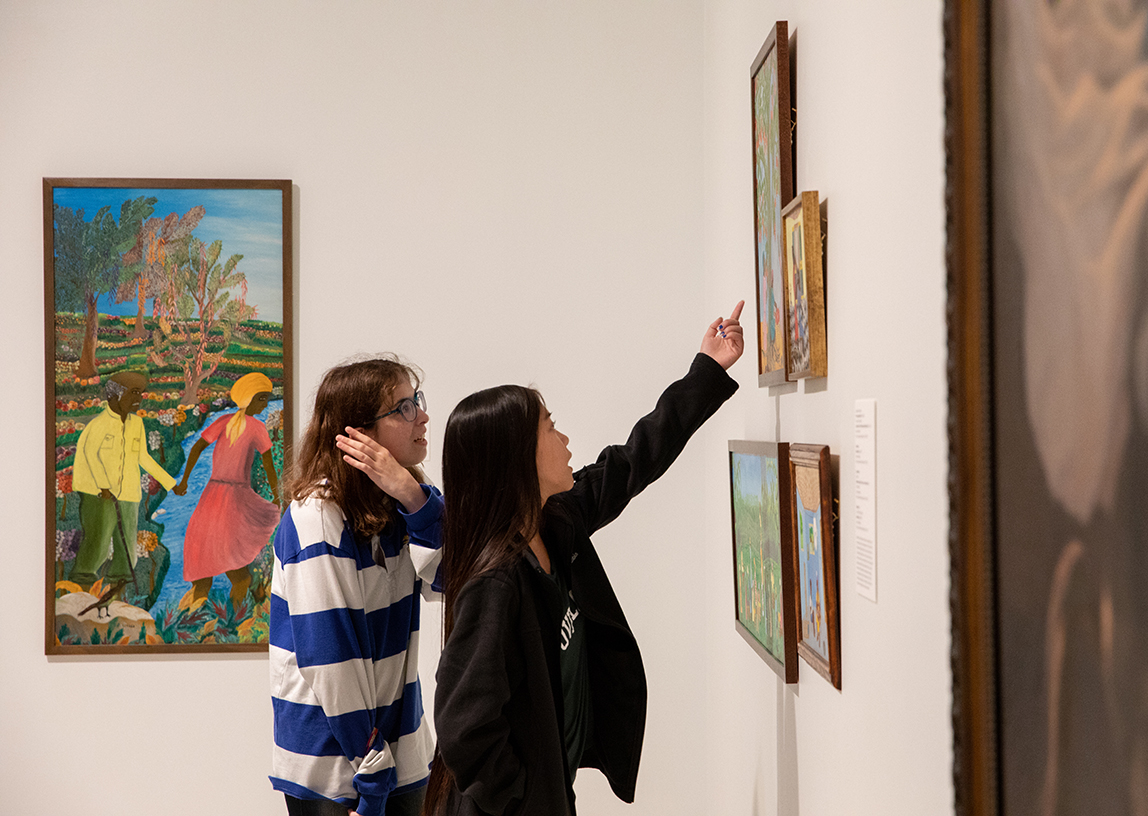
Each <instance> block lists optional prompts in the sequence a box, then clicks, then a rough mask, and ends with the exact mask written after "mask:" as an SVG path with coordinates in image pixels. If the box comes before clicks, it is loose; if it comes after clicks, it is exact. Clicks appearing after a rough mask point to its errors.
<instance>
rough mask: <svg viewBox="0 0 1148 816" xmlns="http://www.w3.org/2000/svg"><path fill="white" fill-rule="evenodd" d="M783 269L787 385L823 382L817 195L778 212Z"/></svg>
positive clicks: (808, 195)
mask: <svg viewBox="0 0 1148 816" xmlns="http://www.w3.org/2000/svg"><path fill="white" fill-rule="evenodd" d="M781 224H782V227H781V230H782V236H783V237H782V242H783V245H784V250H783V252H782V255H783V258H784V264H785V304H786V309H785V313H786V321H785V342H786V359H787V360H788V363H787V365H788V368H787V371H788V374H789V379H791V380H798V379H801V378H802V377H824V376H825V375H826V374H827V373H828V366H827V364H826V363H827V361H826V353H825V277H824V267H823V265H822V255H821V205H820V203H819V201H818V197H817V191H816V190H813V191H806V192H803V193H801V194H800V195H797V196H794V198H793V201H791V202H789V204H787V205H786V206H785V207H784V208H783V209H782V211H781Z"/></svg>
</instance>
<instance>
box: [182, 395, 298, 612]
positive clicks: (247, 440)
mask: <svg viewBox="0 0 1148 816" xmlns="http://www.w3.org/2000/svg"><path fill="white" fill-rule="evenodd" d="M270 398H271V380H270V379H268V378H267V377H266V376H265V375H263V374H259V373H257V372H252V373H251V374H246V375H244V376H242V377H240V378H239V379H238V380H236V381H235V385H233V386H232V387H231V399H232V401H233V402H234V403H235V405H236V407H237V408H238V410H237V411H236V412H235V413H234V414H224V415H223V416H221V417H219V418H218V419H216V420H215V421H214V422H212V423H211V424H210V425H209V426H207V428H205V429H204V431H203V433H202V434H201V435H200V438H199V440H198V441H197V442H196V443H195V444H194V445H193V446H192V448H191V452H190V453H189V454H188V457H187V466H186V467H185V468H184V470H183V479H182V480H181V481H180V483H179V484H178V485H176V486H175V488H174V492H175V493H176V495H179V496H182V495H184V493H186V492H187V480H188V477H189V476H190V475H191V471H192V470H193V469H194V468H195V463H196V462H197V461H198V460H199V456H200V454H201V453H203V451H204V450H205V449H206V448H207V447H208V446H209V445H211V444H213V443H214V444H215V450H214V451H213V452H212V456H211V479H210V480H209V481H208V483H207V486H206V487H205V488H204V489H203V494H202V495H201V496H200V497H199V502H198V503H197V504H196V506H195V511H194V512H193V513H192V514H191V520H190V521H188V524H187V533H186V534H185V535H184V539H183V579H184V580H185V581H189V582H190V583H191V589H190V590H188V592H187V594H186V595H184V597H183V600H181V601H180V605H181V606H189V607H190V608H192V609H194V608H196V607H197V606H202V605H203V603H204V602H205V601H206V600H207V593H208V591H209V590H210V589H211V581H212V579H213V578H214V577H215V576H216V575H220V574H223V573H226V574H227V577H228V578H229V579H230V580H231V604H232V606H233V607H238V606H239V604H240V602H241V601H243V599H244V598H245V597H246V596H247V590H248V589H249V588H250V587H251V572H250V570H248V568H247V566H248V564H250V563H251V562H252V561H254V560H255V558H256V556H258V555H259V551H260V550H262V549H263V547H264V546H266V545H267V543H268V542H269V541H270V540H271V534H272V533H274V532H275V526H276V525H277V524H278V523H279V505H278V504H277V503H275V502H269V501H267V500H266V499H264V498H263V497H262V496H260V495H259V494H258V493H256V492H255V491H254V490H253V489H252V487H251V464H252V462H254V461H255V453H256V452H257V451H258V453H259V454H260V455H261V457H262V459H263V469H264V471H266V473H267V481H268V483H269V484H270V485H271V493H272V495H274V496H276V497H277V496H278V479H277V478H276V475H275V465H274V462H273V461H272V458H271V437H270V436H268V434H267V426H265V425H264V424H263V423H262V422H260V421H259V420H258V419H256V418H255V415H256V414H258V413H260V412H261V411H263V409H264V408H266V407H267V401H268V400H269V399H270Z"/></svg>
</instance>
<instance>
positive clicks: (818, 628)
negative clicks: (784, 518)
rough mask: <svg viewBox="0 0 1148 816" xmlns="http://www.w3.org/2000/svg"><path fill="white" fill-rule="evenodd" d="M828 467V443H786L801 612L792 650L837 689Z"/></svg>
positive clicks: (835, 595) (836, 622) (838, 664)
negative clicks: (795, 640)
mask: <svg viewBox="0 0 1148 816" xmlns="http://www.w3.org/2000/svg"><path fill="white" fill-rule="evenodd" d="M830 468H831V465H830V461H829V448H828V446H826V445H790V446H789V479H790V485H791V488H792V500H791V501H790V503H789V506H790V523H791V524H792V525H793V549H794V553H795V556H794V557H795V559H796V561H797V585H798V592H797V600H798V605H799V607H800V615H801V619H800V623H799V625H798V632H797V651H798V654H800V655H801V656H802V657H803V658H804V659H805V662H806V663H808V664H809V665H810V666H812V667H813V668H814V670H815V671H816V672H817V673H818V674H820V675H821V676H822V677H824V678H825V679H826V680H828V681H829V682H830V683H832V684H833V686H834V687H835V688H837V689H840V688H841V642H840V632H841V629H840V621H839V620H838V614H837V609H838V606H837V604H838V588H837V545H836V541H835V540H834V531H833V515H834V514H833V475H832V472H831V470H830Z"/></svg>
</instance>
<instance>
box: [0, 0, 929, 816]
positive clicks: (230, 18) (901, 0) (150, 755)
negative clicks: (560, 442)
mask: <svg viewBox="0 0 1148 816" xmlns="http://www.w3.org/2000/svg"><path fill="white" fill-rule="evenodd" d="M855 6H856V7H861V6H864V9H862V8H854V7H855ZM939 7H940V0H869V2H865V3H855V2H845V1H844V0H837V2H830V0H822V2H812V1H811V0H806V1H805V2H798V1H797V0H794V2H791V3H777V2H766V3H751V2H748V1H747V0H724V2H708V3H703V2H701V1H700V0H679V1H677V2H667V1H666V0H659V1H658V2H654V1H653V0H649V1H648V2H627V3H625V4H618V3H613V2H608V0H601V1H600V2H592V1H591V0H578V1H577V2H575V1H574V0H569V1H568V2H558V3H547V4H539V3H529V2H524V1H523V2H510V0H489V2H484V3H469V4H457V3H442V2H428V3H418V4H414V3H402V2H397V1H396V2H342V3H335V4H322V5H319V4H302V3H282V2H272V1H271V0H268V1H267V2H255V1H252V2H247V3H243V4H234V3H229V2H222V1H221V2H194V3H191V2H174V3H168V4H158V5H157V4H154V3H146V2H135V1H134V0H120V2H117V3H115V4H106V3H97V2H92V1H91V0H75V2H68V3H55V4H46V3H39V2H36V1H35V0H7V2H4V3H0V247H3V252H2V253H0V281H2V282H3V284H4V297H3V298H0V340H2V342H3V349H4V354H3V355H2V356H0V360H2V363H0V366H2V369H0V381H2V382H4V383H6V384H8V387H9V389H10V394H11V396H9V398H8V399H7V400H6V401H5V405H4V408H3V409H0V411H2V414H0V416H2V417H3V420H4V421H3V422H0V428H2V430H0V444H2V446H3V450H4V451H5V453H6V455H7V461H8V462H9V467H8V468H7V469H5V470H4V471H3V473H2V474H0V495H3V496H4V505H5V507H7V508H9V509H10V511H13V512H10V513H9V515H10V517H11V519H12V522H11V523H10V525H9V527H8V529H7V531H6V535H5V540H6V542H7V547H6V548H5V553H6V556H7V567H8V571H7V575H8V576H9V579H8V581H7V582H6V591H5V592H4V599H5V604H4V608H5V609H6V610H7V612H8V614H7V616H6V618H7V620H6V623H5V625H3V626H0V655H3V657H2V658H0V661H2V663H0V745H3V746H4V748H5V750H4V754H3V759H2V760H0V790H3V791H4V795H3V797H0V814H8V813H28V812H34V809H40V808H42V807H44V806H49V807H51V808H53V809H58V810H62V811H65V812H68V811H75V812H84V813H89V814H94V815H95V816H99V814H112V813H117V814H118V813H145V812H151V811H152V810H155V809H157V808H158V807H159V806H161V805H162V807H163V809H164V810H165V812H167V813H171V814H173V816H179V815H180V814H201V813H239V812H243V813H249V814H278V813H281V812H282V805H281V799H280V798H279V797H278V796H277V795H276V794H273V792H272V791H271V789H270V785H269V784H268V783H267V781H266V774H267V772H268V757H269V743H270V705H269V703H268V692H267V680H266V658H265V657H263V656H239V657H234V656H231V657H194V658H174V657H166V658H165V657H138V658H136V657H108V658H103V659H96V658H89V657H84V658H46V657H45V656H44V655H43V646H42V640H43V635H42V628H43V620H42V619H43V588H42V583H41V582H42V580H43V579H42V576H43V570H44V559H43V536H44V533H43V517H44V510H43V508H44V504H43V502H44V490H43V487H42V484H43V479H44V473H43V464H42V462H43V453H42V446H43V432H42V430H41V429H42V427H43V405H42V400H41V398H40V390H39V387H38V384H39V383H40V382H41V381H42V376H43V374H42V372H43V339H42V338H43V318H42V303H43V294H42V289H43V285H42V269H43V259H42V225H41V201H40V179H41V177H43V176H110V177H163V176H168V177H221V178H243V177H252V178H291V179H293V180H294V182H295V184H296V195H297V212H298V215H297V246H296V250H297V254H296V257H297V279H296V299H297V305H296V312H295V316H296V328H297V333H296V350H297V371H296V376H297V379H296V382H297V395H298V398H299V401H298V404H299V406H300V410H301V411H302V412H305V411H306V409H307V408H306V406H307V402H308V400H309V397H310V396H311V393H312V389H313V388H314V384H315V382H316V380H317V377H318V375H319V374H320V373H321V371H322V370H323V369H324V368H326V367H327V366H329V365H331V364H332V363H334V362H335V361H337V360H339V359H341V358H342V357H344V356H346V355H348V354H350V353H353V352H356V351H361V350H368V351H369V350H380V349H393V350H396V351H399V352H401V353H404V354H406V355H408V356H409V357H410V358H412V359H413V360H414V361H416V362H417V363H419V364H420V365H421V366H422V367H423V368H424V369H425V370H426V372H427V374H428V379H427V383H426V390H427V392H428V396H429V399H430V403H431V415H432V426H433V427H432V454H431V463H432V467H431V468H430V469H431V471H432V474H434V475H437V473H438V468H437V456H438V451H437V449H434V448H433V443H434V440H433V433H434V432H435V430H436V429H441V427H442V423H443V422H444V421H445V419H446V415H447V413H448V412H449V409H450V408H451V407H452V406H453V405H454V404H455V402H457V400H458V399H460V398H461V397H462V396H464V395H465V394H467V393H469V392H470V391H472V390H474V389H476V388H479V387H483V386H487V385H491V384H494V383H496V382H532V383H535V384H537V385H538V386H539V387H540V388H541V389H542V391H543V393H544V394H545V395H546V397H547V400H548V402H549V404H550V406H551V408H552V409H553V410H554V412H555V415H556V416H557V419H558V423H559V426H560V427H561V428H563V429H564V430H565V431H566V432H567V433H568V434H569V435H570V436H571V437H572V438H573V442H572V448H573V450H574V455H575V459H576V460H578V461H581V462H585V461H589V460H590V459H592V458H593V456H594V455H595V454H596V452H597V450H598V448H599V447H600V446H601V445H603V444H605V443H608V442H612V441H616V440H618V439H620V438H621V437H622V436H624V434H625V433H626V431H627V430H628V427H629V424H630V422H632V420H633V419H635V418H636V417H637V416H638V415H639V414H640V413H642V412H644V411H645V410H647V409H648V408H649V407H650V406H651V405H652V402H653V400H654V398H655V397H656V396H657V394H658V392H659V391H660V388H661V387H662V386H663V385H664V384H665V383H666V382H667V381H669V380H670V379H671V378H672V377H674V376H677V375H678V374H679V373H681V372H682V371H684V369H685V366H686V365H687V363H688V361H689V359H690V357H691V355H692V353H693V351H694V350H695V348H696V345H697V342H698V340H699V338H700V335H701V330H702V328H703V327H704V326H705V325H706V324H707V323H708V322H709V321H710V320H712V319H713V317H716V316H717V315H718V314H723V313H724V312H725V311H726V310H728V308H729V306H730V305H731V304H732V303H733V302H734V301H736V300H737V299H738V298H740V297H745V298H746V299H747V300H750V301H751V303H752V292H753V272H752V270H753V256H752V223H751V199H750V176H749V172H750V168H749V161H748V158H749V133H748V127H749V120H748V104H747V94H748V71H749V65H750V62H751V61H752V59H753V56H754V55H755V54H756V53H757V49H758V47H759V46H760V45H761V42H762V41H763V40H764V38H765V35H766V33H767V32H768V28H769V25H770V24H771V22H772V21H773V20H774V19H777V18H778V17H788V18H789V20H790V24H791V28H794V29H796V30H798V31H800V32H801V35H800V36H801V46H800V47H801V52H800V53H801V65H800V67H799V79H798V82H799V93H800V95H801V97H800V98H801V100H802V120H801V121H802V131H801V135H800V137H799V138H800V139H801V140H802V141H801V147H800V157H799V164H798V168H797V179H798V184H799V186H801V187H804V188H808V187H817V188H819V189H820V190H821V192H822V195H823V196H825V197H827V198H829V199H830V218H831V221H832V231H831V238H830V241H831V245H830V267H829V275H830V281H831V283H830V303H829V315H830V328H829V338H830V340H829V342H830V349H829V354H830V366H831V372H832V373H831V375H830V378H829V379H828V380H827V382H826V383H825V387H824V389H822V390H821V391H819V392H817V393H809V394H804V393H802V391H803V389H802V388H798V389H796V390H792V391H788V392H785V393H781V394H777V393H773V392H771V391H770V390H768V389H757V388H756V386H755V384H754V379H755V378H754V376H753V362H752V359H751V358H749V357H747V358H746V359H745V360H743V362H742V363H740V364H739V367H738V368H737V369H735V374H736V375H737V376H738V378H739V379H740V381H741V382H742V390H741V391H740V392H739V394H738V395H737V396H736V397H735V398H734V400H733V401H732V403H731V404H730V405H728V406H727V407H726V408H725V409H723V411H722V412H721V413H720V414H719V415H718V417H717V419H716V420H715V421H714V423H713V425H712V426H711V427H710V428H709V429H707V430H706V431H705V432H703V434H702V436H701V437H700V438H699V439H698V440H697V441H695V442H694V443H693V444H692V445H691V446H690V448H689V449H688V450H687V452H686V453H685V455H684V456H683V458H682V460H681V461H680V462H679V464H678V465H676V466H675V468H674V469H673V470H672V471H671V472H670V474H669V475H667V476H666V477H665V478H664V479H663V480H662V481H661V482H659V484H658V485H656V486H655V487H654V488H652V489H651V490H650V491H649V492H648V493H647V494H645V495H643V496H642V497H640V498H639V499H638V500H637V501H636V502H635V503H634V504H633V505H632V507H631V509H630V510H629V511H628V512H627V514H626V515H625V516H623V517H622V519H620V520H619V521H618V522H616V523H615V524H614V525H612V526H611V527H610V528H608V529H607V530H605V531H603V533H602V534H601V535H600V536H599V537H598V539H597V543H598V546H599V549H600V550H601V551H602V554H603V558H604V560H605V561H606V564H607V567H608V568H609V569H610V571H611V575H612V577H613V578H614V582H615V585H616V588H617V589H618V593H619V595H620V597H621V599H622V602H623V605H624V606H625V608H626V609H627V613H628V615H629V618H630V621H631V624H632V626H633V628H634V629H635V631H636V633H637V635H638V638H639V641H640V643H641V644H642V647H643V654H644V656H645V660H646V666H647V672H648V674H649V677H650V711H649V726H648V729H647V735H646V750H645V753H644V756H643V761H642V772H641V775H640V778H639V786H638V802H637V804H636V805H635V806H633V807H625V806H623V805H621V804H620V803H618V802H617V801H616V800H614V799H613V798H612V796H611V795H610V794H609V793H608V791H607V789H606V786H605V784H604V782H603V781H602V780H601V778H600V777H599V776H598V775H597V774H594V773H592V772H588V773H586V774H584V775H583V777H582V778H581V779H580V780H579V783H578V788H579V797H580V798H579V803H580V805H581V806H582V810H583V812H587V813H603V814H609V813H629V814H671V815H674V816H676V815H678V814H680V815H681V816H693V814H700V813H710V814H751V813H773V812H781V813H785V814H790V813H794V814H795V813H805V814H819V813H830V812H842V813H845V812H847V813H882V814H886V813H912V814H918V813H942V812H945V811H947V810H948V809H949V808H950V805H949V803H950V799H951V794H950V788H949V782H948V768H949V750H948V744H949V727H948V673H947V666H948V664H947V642H948V618H947V607H946V598H947V581H946V576H947V566H946V559H945V500H944V473H945V464H944V456H945V448H944V380H943V355H944V348H943V343H944V336H943V266H942V243H943V241H942V197H941V191H942V174H943V167H942V161H941V148H940V138H941V133H940V131H941V111H940V109H941V90H940V87H941V86H940V48H941V44H940V10H939ZM878 44H880V46H881V47H878ZM894 229H895V230H896V235H897V239H896V240H897V244H896V245H897V251H896V252H895V253H890V252H889V251H888V250H887V249H886V248H887V247H889V246H890V245H892V241H891V240H888V239H885V235H886V234H888V233H891V232H893V230H894ZM882 250H884V252H883V251H882ZM747 322H748V321H747ZM25 383H32V384H33V387H32V388H31V389H23V390H22V389H21V387H20V386H21V384H25ZM857 397H876V398H877V400H878V412H879V417H880V434H881V436H880V439H879V457H880V468H881V469H880V474H879V484H880V488H879V489H880V504H879V509H878V513H879V519H880V522H879V523H880V525H881V526H880V537H881V538H880V547H881V550H880V588H879V592H880V596H879V603H878V604H877V605H873V604H871V603H869V602H868V601H863V600H861V599H859V598H858V597H857V596H856V595H855V594H854V593H853V592H852V590H851V582H852V580H853V571H852V565H853V556H852V550H851V546H852V540H851V532H850V530H849V528H848V525H844V524H843V526H842V529H843V539H844V541H843V556H842V576H843V582H844V584H845V588H844V590H843V592H842V607H843V609H842V619H843V642H844V660H843V664H844V689H843V691H842V692H841V693H838V692H836V691H834V690H833V689H831V688H830V687H829V686H828V684H826V683H825V682H824V681H822V680H821V679H820V678H819V677H818V676H817V675H815V674H814V673H813V672H811V671H809V670H806V671H804V672H803V675H802V681H801V683H800V684H799V686H798V687H796V688H795V689H790V690H785V689H782V688H780V687H779V686H778V684H777V683H776V682H775V680H774V678H773V675H772V674H771V673H770V672H769V670H768V669H767V668H766V667H765V666H764V664H762V663H761V662H760V661H759V660H758V659H757V657H756V656H755V655H753V653H752V652H750V651H749V648H748V647H747V646H746V645H745V644H744V643H742V642H741V641H740V639H739V638H737V636H736V635H735V634H734V633H733V630H732V623H731V620H730V608H731V605H732V604H731V600H730V593H731V592H732V590H731V579H730V572H731V568H730V564H729V544H728V524H729V520H728V496H727V493H726V489H725V474H724V461H725V459H724V456H725V454H724V449H725V440H726V439H728V438H756V439H773V438H775V434H776V432H777V428H778V426H779V425H780V429H781V432H782V437H781V438H783V439H786V440H790V441H813V442H827V443H829V444H830V445H832V446H833V448H834V450H835V451H837V452H841V453H842V471H843V472H846V473H847V472H848V469H849V465H850V462H851V460H850V459H849V457H848V455H847V448H848V444H849V441H850V430H849V418H850V415H851V409H852V402H853V400H854V399H855V398H857ZM14 463H19V464H14ZM850 502H851V492H850V491H849V488H848V485H847V484H846V485H844V495H843V496H842V505H841V507H842V514H843V516H844V517H846V518H848V514H849V512H850V511H851V509H852V508H851V503H850ZM702 575H704V576H705V579H704V581H702V580H700V576H702ZM433 620H434V618H433V616H432V622H428V624H427V625H428V627H433V626H434V623H433ZM427 640H428V641H429V642H430V643H431V644H432V646H431V647H430V648H428V651H433V643H434V638H433V637H428V638H427ZM433 664H434V660H433V656H428V659H427V660H424V666H425V672H426V673H429V672H430V671H431V670H432V669H433ZM428 685H429V684H428ZM428 694H429V690H428Z"/></svg>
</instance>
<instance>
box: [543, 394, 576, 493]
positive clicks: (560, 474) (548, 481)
mask: <svg viewBox="0 0 1148 816" xmlns="http://www.w3.org/2000/svg"><path fill="white" fill-rule="evenodd" d="M569 444H570V437H568V436H567V435H566V434H564V433H562V432H561V431H559V430H558V428H557V427H555V425H554V418H553V417H552V416H550V411H548V410H547V409H546V406H545V405H543V406H542V415H541V416H540V417H539V418H538V452H537V454H536V464H537V467H538V487H539V489H540V490H541V491H542V503H543V504H545V503H546V500H547V499H548V498H550V497H551V496H553V495H555V494H556V493H564V492H566V491H567V490H569V489H570V488H572V487H574V470H573V469H572V468H571V467H570V448H568V447H567V446H568V445H569Z"/></svg>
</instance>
